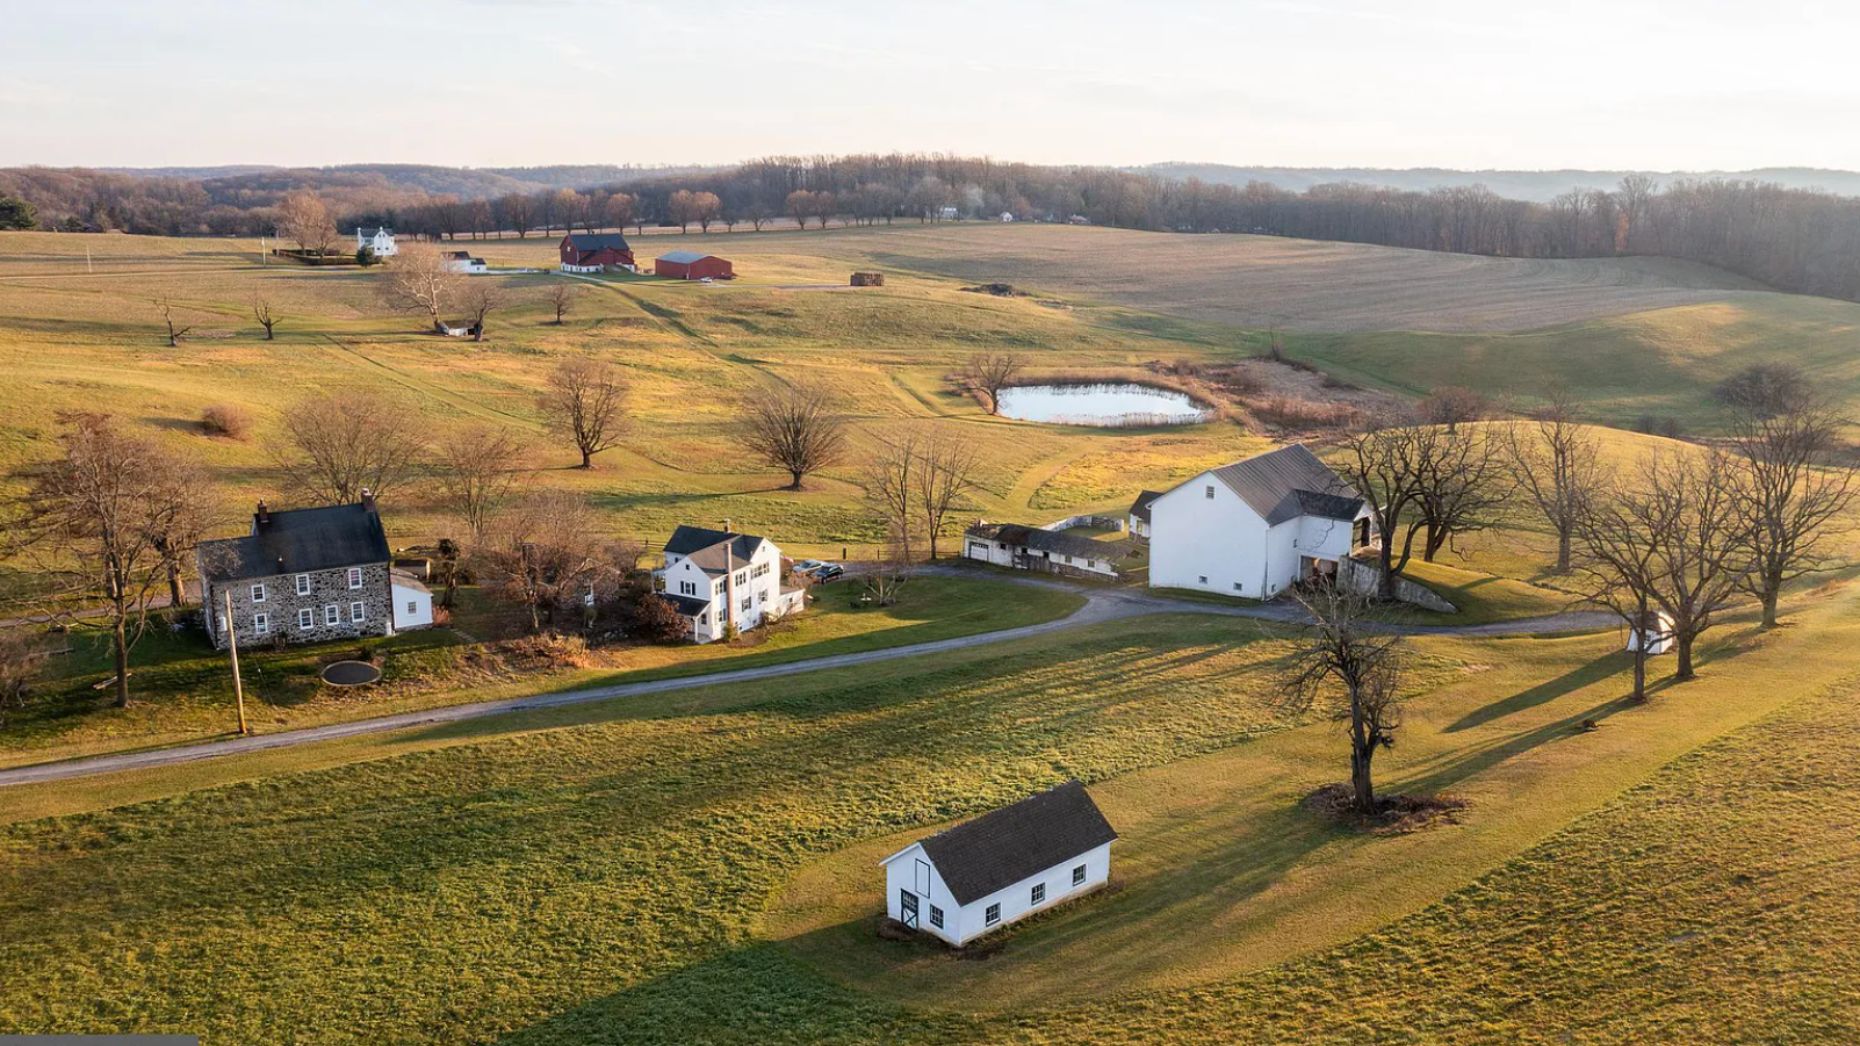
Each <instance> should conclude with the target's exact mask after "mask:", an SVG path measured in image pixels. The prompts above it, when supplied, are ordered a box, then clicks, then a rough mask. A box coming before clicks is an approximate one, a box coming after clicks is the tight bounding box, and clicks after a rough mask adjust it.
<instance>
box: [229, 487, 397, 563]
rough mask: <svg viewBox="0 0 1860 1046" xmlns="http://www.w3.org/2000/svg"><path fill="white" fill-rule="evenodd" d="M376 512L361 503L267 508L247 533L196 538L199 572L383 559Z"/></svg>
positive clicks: (383, 545)
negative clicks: (270, 510)
mask: <svg viewBox="0 0 1860 1046" xmlns="http://www.w3.org/2000/svg"><path fill="white" fill-rule="evenodd" d="M388 556H389V553H388V543H387V535H386V533H385V532H383V531H382V529H381V516H380V515H379V514H378V513H376V511H375V510H374V509H372V508H370V507H368V506H367V505H363V504H356V505H326V506H323V507H321V508H300V509H289V510H286V511H282V512H273V513H271V514H270V518H269V519H268V520H266V521H264V522H260V521H259V518H258V517H257V516H254V517H253V519H252V533H250V534H248V535H246V536H245V537H241V538H223V539H221V540H218V541H203V542H201V543H200V553H199V559H200V574H201V576H202V577H205V578H207V579H209V580H213V581H237V580H241V579H244V578H260V577H273V576H275V575H278V574H302V573H308V572H310V571H313V570H329V569H331V568H333V567H353V566H361V565H363V564H367V563H386V562H387V561H388Z"/></svg>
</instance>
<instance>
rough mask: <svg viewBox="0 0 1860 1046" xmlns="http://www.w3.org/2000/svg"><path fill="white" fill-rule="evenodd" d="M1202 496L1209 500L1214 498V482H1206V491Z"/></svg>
mask: <svg viewBox="0 0 1860 1046" xmlns="http://www.w3.org/2000/svg"><path fill="white" fill-rule="evenodd" d="M1202 496H1203V497H1205V498H1207V499H1208V500H1210V501H1212V500H1214V484H1212V483H1210V484H1208V487H1207V493H1206V494H1204V495H1202Z"/></svg>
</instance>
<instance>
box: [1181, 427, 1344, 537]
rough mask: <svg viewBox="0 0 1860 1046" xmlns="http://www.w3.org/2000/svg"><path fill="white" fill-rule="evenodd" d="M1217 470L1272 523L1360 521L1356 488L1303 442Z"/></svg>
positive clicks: (1247, 501)
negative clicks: (1299, 519)
mask: <svg viewBox="0 0 1860 1046" xmlns="http://www.w3.org/2000/svg"><path fill="white" fill-rule="evenodd" d="M1213 474H1214V476H1215V477H1216V478H1217V479H1219V480H1220V481H1221V482H1222V483H1223V484H1225V485H1226V486H1227V488H1228V489H1229V490H1232V491H1233V492H1234V493H1235V494H1238V495H1240V500H1242V501H1244V502H1246V503H1247V505H1248V507H1250V508H1252V510H1253V511H1255V512H1257V513H1259V514H1260V516H1261V517H1262V518H1264V519H1265V521H1266V523H1267V525H1268V526H1271V525H1274V524H1278V523H1283V522H1285V521H1286V520H1288V519H1296V518H1297V517H1299V516H1321V517H1323V518H1326V519H1343V520H1349V519H1355V518H1356V513H1357V511H1358V510H1360V509H1361V508H1362V507H1363V499H1362V498H1361V497H1360V496H1358V494H1357V493H1356V491H1355V490H1354V489H1352V488H1351V486H1350V485H1349V484H1348V483H1345V482H1344V481H1343V479H1342V478H1341V477H1339V476H1338V475H1337V474H1336V473H1335V472H1332V471H1331V470H1330V466H1328V465H1326V464H1324V463H1323V462H1322V461H1320V460H1318V456H1317V455H1316V454H1313V453H1311V450H1310V448H1308V447H1306V446H1305V445H1304V444H1302V443H1294V444H1292V445H1291V446H1289V447H1280V448H1279V449H1278V450H1274V451H1270V452H1268V453H1265V454H1260V455H1258V456H1256V457H1251V458H1248V459H1246V460H1245V461H1236V462H1234V463H1233V464H1231V465H1222V466H1221V467H1220V468H1217V469H1215V470H1213ZM1189 482H1191V483H1192V482H1194V481H1193V480H1190V481H1189ZM1174 489H1176V490H1179V489H1181V488H1180V487H1179V486H1178V487H1176V488H1174ZM1311 495H1326V496H1325V497H1312V496H1311Z"/></svg>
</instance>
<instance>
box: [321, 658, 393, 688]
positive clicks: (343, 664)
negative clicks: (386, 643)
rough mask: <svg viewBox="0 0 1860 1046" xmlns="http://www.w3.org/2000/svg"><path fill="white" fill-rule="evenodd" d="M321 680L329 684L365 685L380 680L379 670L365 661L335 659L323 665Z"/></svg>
mask: <svg viewBox="0 0 1860 1046" xmlns="http://www.w3.org/2000/svg"><path fill="white" fill-rule="evenodd" d="M322 675H323V682H325V683H328V684H329V685H330V686H367V685H368V684H370V683H378V682H380V681H381V670H380V669H379V668H376V667H375V666H373V665H371V664H369V663H368V662H366V661H335V662H332V663H330V664H327V665H324V666H323V673H322Z"/></svg>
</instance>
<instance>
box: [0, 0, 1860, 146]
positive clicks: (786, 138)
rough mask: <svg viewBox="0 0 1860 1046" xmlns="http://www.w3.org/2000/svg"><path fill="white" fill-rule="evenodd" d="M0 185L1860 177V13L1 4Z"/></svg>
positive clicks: (1401, 6) (348, 1)
mask: <svg viewBox="0 0 1860 1046" xmlns="http://www.w3.org/2000/svg"><path fill="white" fill-rule="evenodd" d="M0 26H4V27H5V30H4V32H0V166H10V165H14V164H25V163H41V164H54V165H93V166H132V165H133V166H157V165H201V164H223V163H277V164H293V165H294V164H306V165H314V164H329V163H348V162H360V161H397V162H423V163H444V164H466V165H474V166H489V165H517V164H547V163H679V162H725V161H731V160H738V159H743V158H746V157H751V156H757V155H764V154H769V153H787V152H805V153H813V152H832V153H845V152H854V151H870V150H881V151H885V150H892V149H904V150H922V151H944V152H955V153H962V154H986V155H992V156H995V157H999V158H1003V159H1017V160H1030V161H1039V162H1058V163H1113V164H1134V163H1144V162H1149V161H1158V160H1203V161H1215V162H1225V163H1237V164H1270V165H1298V166H1341V165H1363V166H1387V167H1411V166H1441V167H1469V168H1479V167H1517V168H1545V167H1595V168H1627V167H1631V168H1652V169H1695V170H1696V169H1709V168H1717V169H1730V168H1746V167H1758V166H1780V165H1803V166H1822V167H1844V168H1860V134H1856V133H1854V132H1855V129H1856V127H1860V75H1856V63H1855V61H1854V58H1853V47H1854V40H1855V39H1856V38H1860V5H1855V4H1852V3H1846V4H1837V3H1801V2H1791V0H1772V2H1767V3H1757V2H1754V0H1750V2H1737V3H1731V2H1721V0H1686V2H1665V0H1662V2H1654V0H1609V2H1600V0H1574V2H1553V3H1548V4H1545V3H1530V4H1525V3H1518V2H1513V0H1426V2H1407V3H1403V2H1398V0H1387V2H1369V0H1272V2H1264V3H1229V4H1221V3H1189V2H1155V0H1151V2H1148V3H1145V2H1141V0H1133V2H1123V3H1116V2H1101V0H1073V2H1066V3H1045V2H1018V0H993V2H977V3H971V2H966V0H959V2H941V3H910V2H898V0H877V2H862V0H787V2H780V3H774V2H740V0H686V2H670V0H625V2H620V0H452V2H441V0H378V2H375V3H361V2H355V0H288V2H287V0H142V2H134V3H128V2H114V0H63V2H53V0H0Z"/></svg>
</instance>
